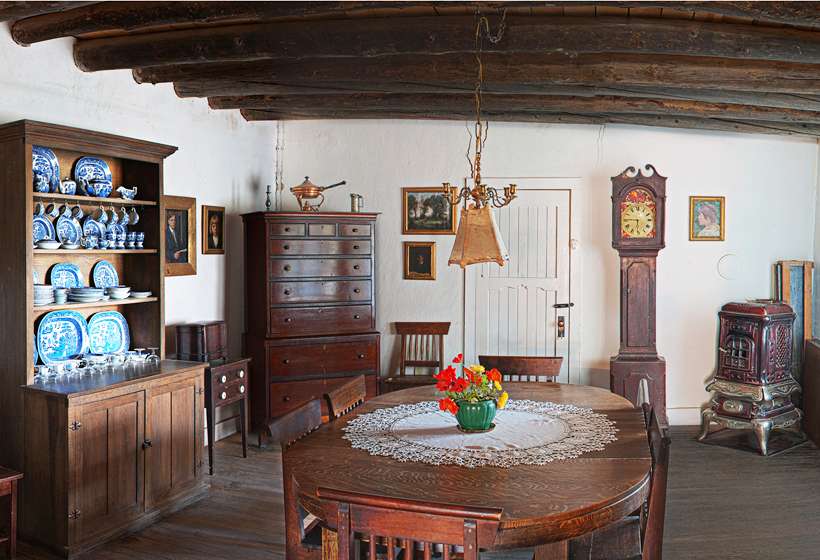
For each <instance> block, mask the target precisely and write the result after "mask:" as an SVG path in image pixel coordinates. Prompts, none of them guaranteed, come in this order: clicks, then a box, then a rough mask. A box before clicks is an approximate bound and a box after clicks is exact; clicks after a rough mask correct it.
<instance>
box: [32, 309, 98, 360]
mask: <svg viewBox="0 0 820 560" xmlns="http://www.w3.org/2000/svg"><path fill="white" fill-rule="evenodd" d="M87 351H88V325H87V324H86V322H85V319H84V318H83V316H82V315H80V314H79V313H77V312H76V311H73V310H69V309H63V310H60V311H51V312H50V313H46V314H45V315H44V316H43V318H42V319H41V320H40V324H39V325H38V326H37V352H38V353H39V355H40V359H41V360H42V362H43V363H44V364H45V365H50V364H54V363H59V362H62V361H64V360H72V359H74V358H76V357H77V356H81V355H82V354H85V353H86V352H87Z"/></svg>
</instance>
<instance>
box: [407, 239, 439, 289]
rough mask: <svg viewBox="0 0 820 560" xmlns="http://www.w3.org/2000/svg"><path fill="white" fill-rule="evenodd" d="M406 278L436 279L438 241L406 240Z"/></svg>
mask: <svg viewBox="0 0 820 560" xmlns="http://www.w3.org/2000/svg"><path fill="white" fill-rule="evenodd" d="M404 279H405V280H435V279H436V242H435V241H405V242H404Z"/></svg>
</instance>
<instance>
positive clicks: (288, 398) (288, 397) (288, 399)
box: [282, 395, 290, 402]
mask: <svg viewBox="0 0 820 560" xmlns="http://www.w3.org/2000/svg"><path fill="white" fill-rule="evenodd" d="M282 400H283V401H285V402H290V396H288V395H285V396H284V397H283V398H282Z"/></svg>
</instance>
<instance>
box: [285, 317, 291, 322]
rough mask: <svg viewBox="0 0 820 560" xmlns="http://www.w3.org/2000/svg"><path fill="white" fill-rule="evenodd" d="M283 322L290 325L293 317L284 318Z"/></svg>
mask: <svg viewBox="0 0 820 560" xmlns="http://www.w3.org/2000/svg"><path fill="white" fill-rule="evenodd" d="M285 322H286V323H292V322H293V317H285Z"/></svg>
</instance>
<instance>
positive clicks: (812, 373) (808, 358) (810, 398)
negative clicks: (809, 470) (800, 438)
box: [802, 338, 820, 446]
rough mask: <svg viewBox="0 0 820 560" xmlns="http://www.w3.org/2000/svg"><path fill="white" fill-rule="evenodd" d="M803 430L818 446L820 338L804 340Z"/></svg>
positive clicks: (819, 431) (819, 423)
mask: <svg viewBox="0 0 820 560" xmlns="http://www.w3.org/2000/svg"><path fill="white" fill-rule="evenodd" d="M802 380H803V413H804V415H805V416H804V417H803V430H804V431H805V433H806V435H807V436H808V437H809V439H810V440H812V441H813V442H814V444H815V445H818V446H820V340H818V339H816V338H813V339H811V340H809V341H808V342H806V349H805V353H804V359H803V374H802Z"/></svg>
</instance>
